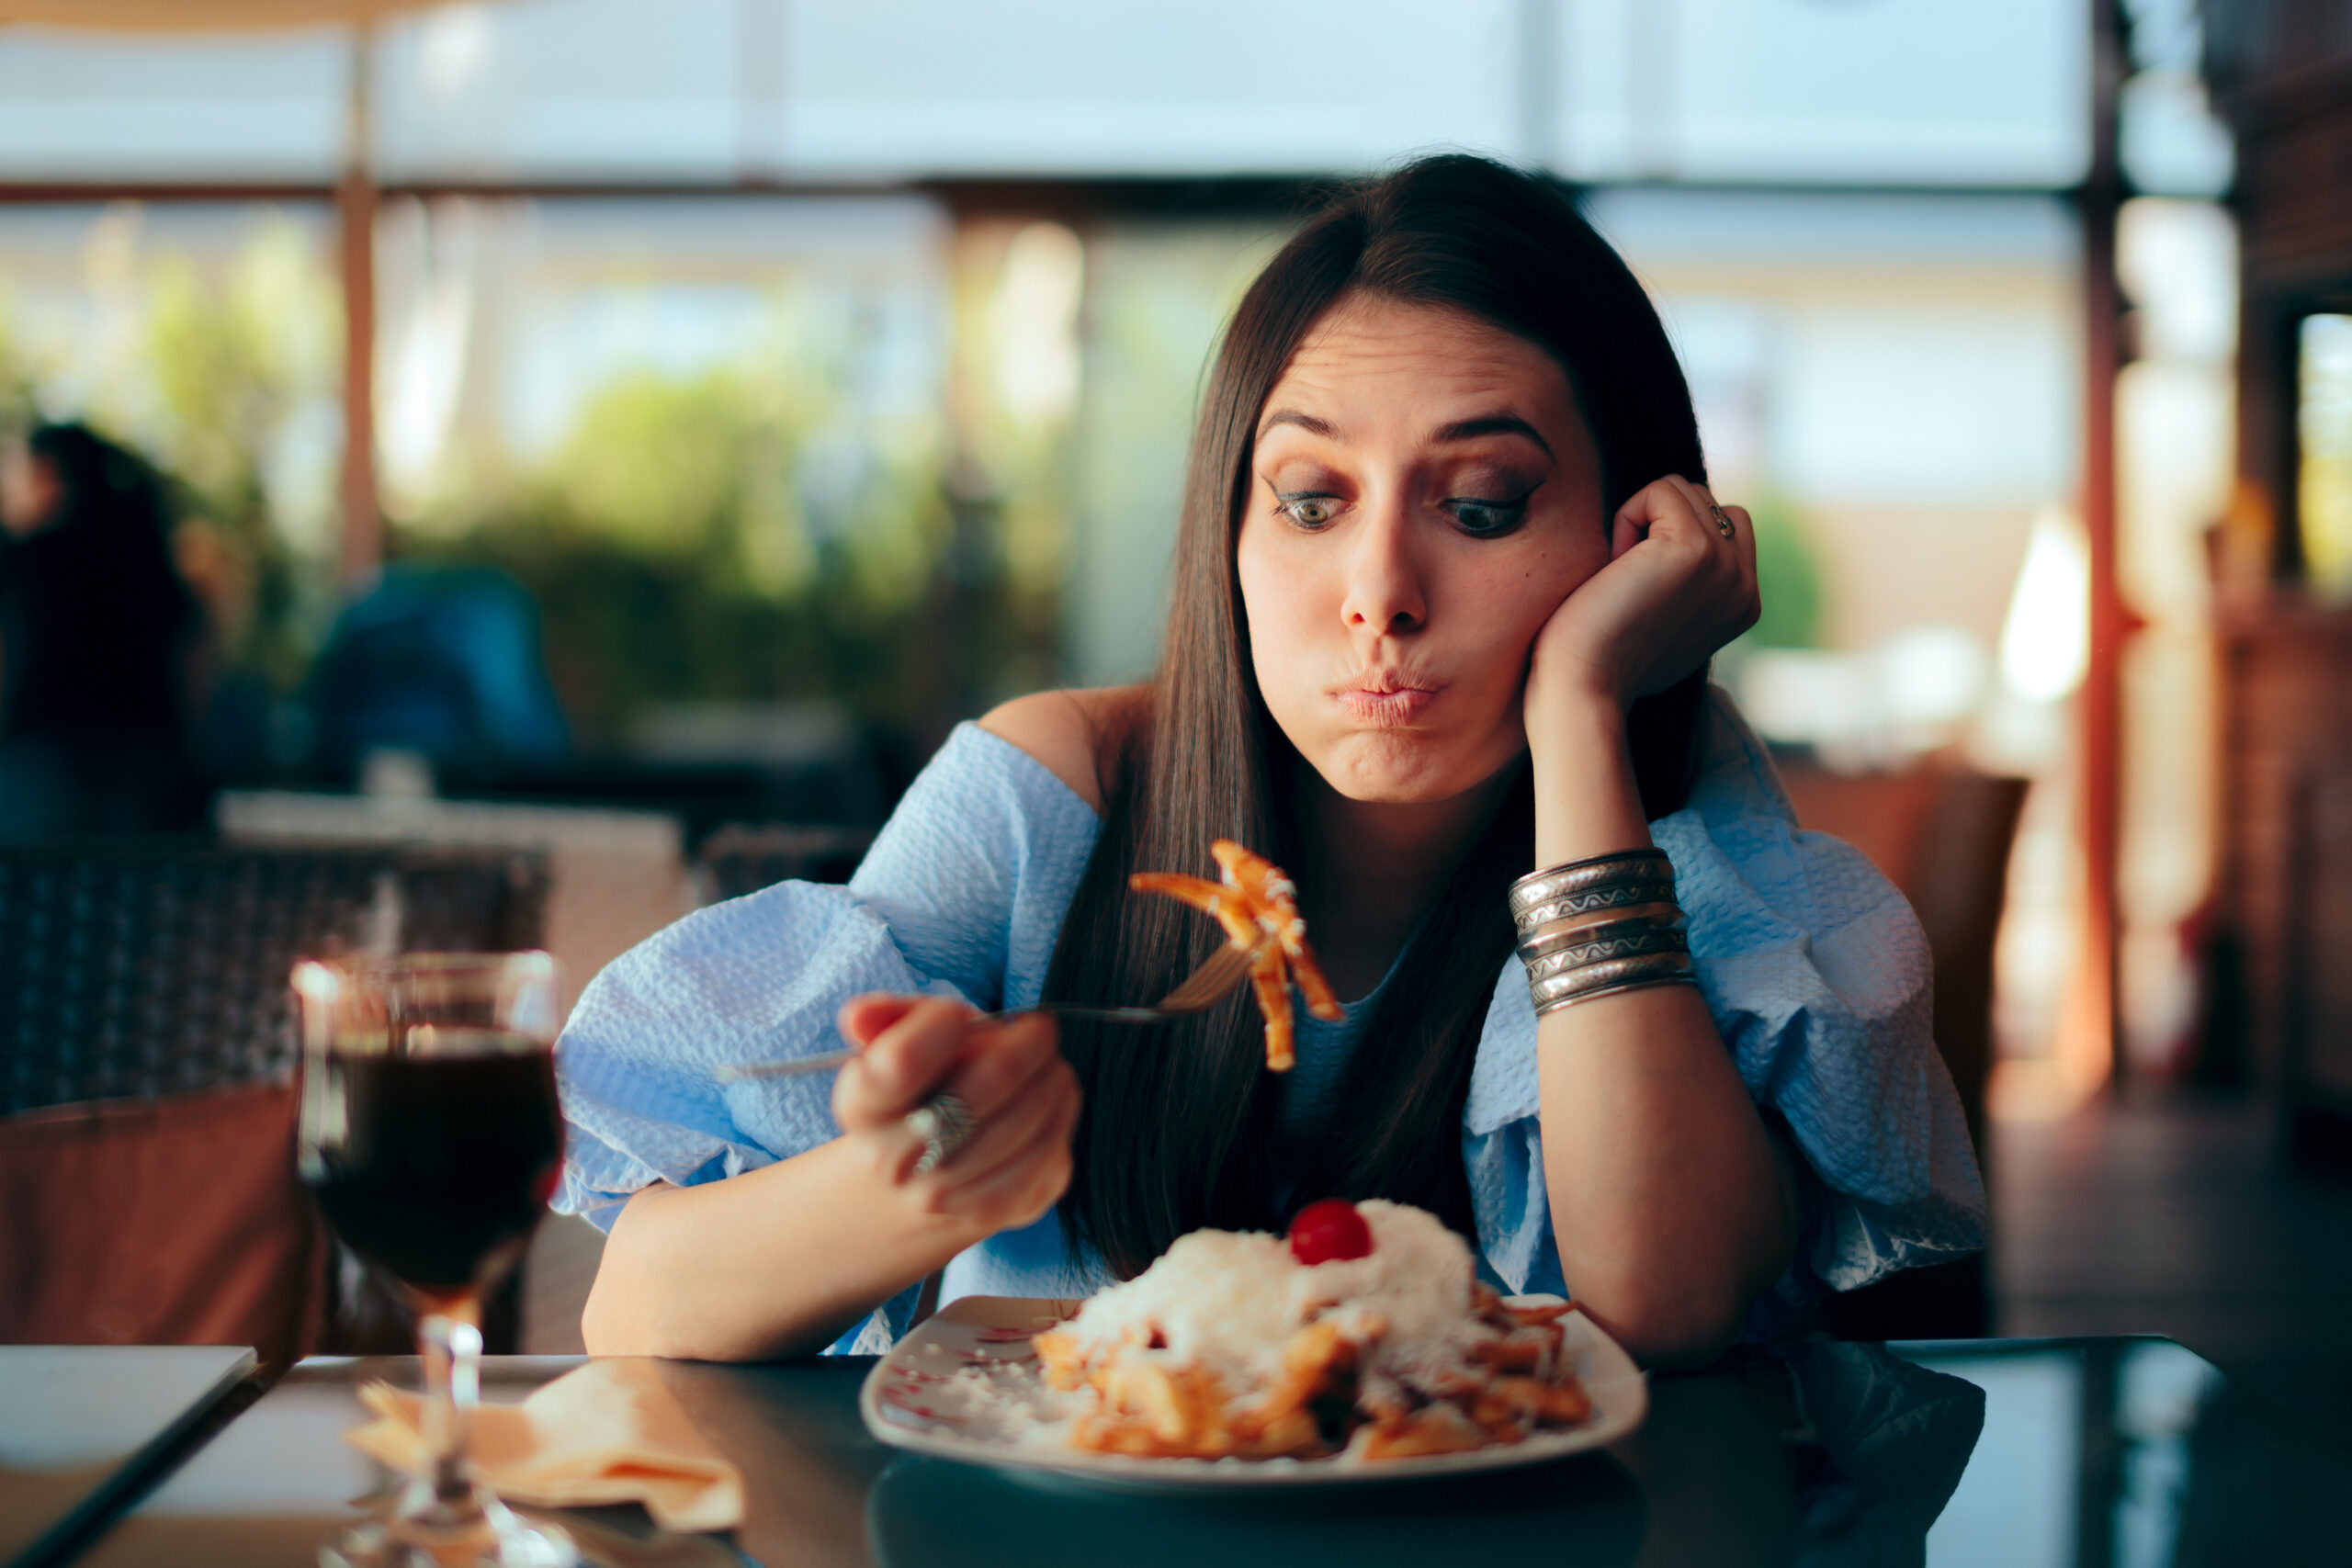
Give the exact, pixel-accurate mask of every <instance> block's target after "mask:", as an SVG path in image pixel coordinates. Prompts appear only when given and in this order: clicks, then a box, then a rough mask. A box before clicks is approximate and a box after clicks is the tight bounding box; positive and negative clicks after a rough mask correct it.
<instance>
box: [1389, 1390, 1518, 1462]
mask: <svg viewBox="0 0 2352 1568" xmlns="http://www.w3.org/2000/svg"><path fill="white" fill-rule="evenodd" d="M1486 1446H1487V1432H1486V1428H1485V1427H1480V1426H1479V1425H1478V1424H1477V1423H1476V1422H1475V1421H1473V1420H1471V1419H1470V1417H1469V1416H1464V1414H1463V1413H1462V1412H1461V1411H1459V1410H1457V1409H1455V1408H1454V1407H1453V1405H1451V1404H1443V1403H1440V1404H1431V1405H1428V1406H1425V1407H1424V1408H1422V1409H1420V1410H1417V1411H1415V1412H1414V1413H1413V1414H1412V1415H1410V1416H1406V1417H1405V1419H1404V1420H1402V1421H1398V1422H1383V1423H1381V1424H1380V1425H1379V1426H1376V1427H1374V1428H1373V1432H1372V1436H1371V1438H1369V1439H1367V1440H1366V1441H1365V1443H1364V1446H1363V1457H1364V1458H1366V1459H1368V1460H1383V1459H1419V1458H1420V1457H1421V1456H1423V1455H1425V1454H1458V1453H1466V1452H1468V1451H1469V1450H1472V1449H1480V1448H1484V1447H1486Z"/></svg>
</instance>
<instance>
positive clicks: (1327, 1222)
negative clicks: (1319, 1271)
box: [1290, 1198, 1372, 1269]
mask: <svg viewBox="0 0 2352 1568" xmlns="http://www.w3.org/2000/svg"><path fill="white" fill-rule="evenodd" d="M1290 1255H1291V1256H1292V1257H1293V1258H1297V1259H1298V1260H1299V1261H1300V1262H1301V1263H1304V1264H1306V1266H1307V1267H1309V1268H1310V1269H1311V1268H1313V1267H1314V1266H1315V1265H1316V1264H1317V1263H1337V1262H1340V1260H1342V1259H1344V1258H1369V1257H1371V1256H1372V1227H1371V1226H1370V1225H1368V1224H1364V1223H1363V1215H1362V1214H1359V1213H1356V1206H1355V1205H1354V1204H1353V1203H1351V1202H1349V1201H1347V1200H1346V1199H1344V1198H1325V1199H1323V1200H1321V1201H1319V1202H1314V1203H1309V1204H1308V1205H1307V1206H1306V1208H1304V1209H1301V1210H1300V1211H1299V1212H1298V1213H1296V1214H1295V1215H1294V1216H1292V1219H1291V1222H1290Z"/></svg>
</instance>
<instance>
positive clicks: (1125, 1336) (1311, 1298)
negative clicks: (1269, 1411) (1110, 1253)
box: [1063, 1198, 1495, 1402]
mask: <svg viewBox="0 0 2352 1568" xmlns="http://www.w3.org/2000/svg"><path fill="white" fill-rule="evenodd" d="M1356 1210H1357V1212H1358V1213H1361V1214H1362V1215H1363V1219H1364V1223H1365V1224H1366V1226H1368V1227H1369V1228H1370V1230H1371V1232H1372V1251H1371V1252H1370V1253H1369V1254H1368V1255H1366V1256H1364V1257H1363V1258H1335V1259H1333V1260H1332V1261H1330V1262H1328V1263H1317V1264H1312V1265H1308V1264H1302V1263H1300V1262H1299V1261H1298V1260H1297V1259H1296V1258H1293V1257H1292V1256H1291V1251H1290V1247H1289V1244H1288V1243H1286V1242H1285V1241H1284V1240H1283V1238H1282V1237H1280V1236H1277V1235H1266V1234H1264V1233H1262V1232H1258V1231H1212V1230H1204V1231H1194V1232H1193V1233H1192V1234H1191V1235H1185V1236H1182V1237H1180V1238H1179V1239H1178V1240H1177V1242H1176V1244H1175V1245H1174V1246H1172V1247H1170V1248H1169V1249H1168V1251H1167V1252H1166V1253H1165V1254H1164V1255H1163V1256H1162V1257H1161V1258H1159V1260H1158V1261H1157V1262H1155V1263H1154V1264H1152V1266H1151V1267H1150V1268H1148V1269H1145V1270H1144V1271H1143V1272H1142V1273H1141V1274H1138V1275H1136V1277H1135V1278H1134V1279H1132V1280H1127V1281H1125V1283H1123V1284H1118V1285H1114V1286H1112V1287H1110V1288H1109V1289H1108V1290H1105V1291H1103V1292H1101V1293H1099V1294H1097V1295H1096V1296H1094V1297H1093V1298H1092V1299H1091V1300H1090V1301H1089V1302H1088V1303H1086V1305H1085V1306H1084V1307H1083V1308H1082V1309H1080V1312H1079V1314H1078V1315H1077V1316H1076V1317H1075V1318H1073V1319H1071V1320H1070V1321H1069V1323H1067V1324H1065V1325H1063V1332H1065V1333H1067V1334H1069V1335H1070V1336H1071V1337H1074V1338H1076V1339H1077V1340H1079V1342H1080V1344H1081V1346H1083V1347H1084V1348H1085V1350H1086V1352H1087V1353H1088V1355H1089V1356H1090V1358H1091V1357H1092V1356H1095V1355H1100V1354H1103V1353H1106V1352H1108V1351H1110V1350H1111V1349H1113V1348H1115V1347H1119V1346H1123V1345H1124V1346H1128V1347H1132V1348H1129V1349H1128V1350H1127V1351H1126V1352H1125V1353H1126V1354H1128V1355H1135V1354H1138V1353H1141V1354H1147V1355H1151V1356H1154V1357H1162V1356H1164V1357H1165V1358H1166V1359H1168V1360H1169V1361H1170V1362H1171V1363H1173V1364H1182V1365H1191V1366H1198V1367H1201V1368H1203V1369H1204V1370H1206V1371H1213V1372H1215V1373H1216V1375H1217V1377H1218V1379H1219V1381H1220V1382H1223V1383H1224V1385H1225V1387H1226V1388H1227V1391H1228V1394H1229V1396H1230V1397H1233V1398H1235V1399H1237V1400H1242V1401H1245V1402H1246V1401H1247V1399H1248V1398H1249V1397H1250V1395H1251V1394H1252V1393H1256V1392H1258V1391H1261V1390H1262V1389H1264V1388H1265V1387H1266V1386H1267V1385H1268V1384H1269V1383H1270V1382H1272V1381H1273V1379H1274V1378H1275V1377H1276V1376H1277V1375H1278V1374H1279V1372H1280V1371H1281V1368H1282V1360H1283V1349H1284V1348H1286V1347H1287V1346H1288V1345H1289V1343H1290V1341H1291V1339H1292V1337H1293V1336H1295V1334H1296V1333H1297V1332H1298V1330H1299V1329H1300V1328H1302V1327H1304V1326H1305V1325H1307V1324H1309V1323H1312V1322H1316V1321H1317V1320H1324V1319H1328V1320H1331V1321H1333V1322H1334V1323H1336V1325H1338V1326H1339V1328H1340V1332H1341V1333H1342V1334H1344V1335H1345V1336H1346V1337H1349V1338H1350V1339H1352V1340H1355V1341H1357V1342H1358V1343H1359V1344H1360V1345H1363V1346H1365V1347H1367V1349H1368V1354H1367V1355H1366V1357H1365V1359H1364V1362H1363V1368H1362V1375H1363V1377H1364V1379H1365V1381H1366V1383H1367V1385H1368V1386H1371V1387H1376V1386H1377V1385H1378V1384H1379V1383H1381V1382H1389V1381H1393V1382H1397V1383H1402V1384H1404V1385H1406V1386H1408V1387H1411V1388H1415V1389H1418V1390H1419V1391H1421V1392H1422V1393H1439V1392H1441V1391H1442V1390H1444V1389H1446V1388H1448V1387H1450V1386H1458V1385H1459V1383H1460V1382H1461V1380H1462V1379H1463V1378H1464V1377H1466V1376H1472V1375H1476V1374H1475V1372H1474V1367H1473V1364H1472V1363H1471V1362H1470V1360H1469V1359H1468V1357H1467V1351H1468V1350H1469V1348H1470V1347H1472V1346H1474V1345H1476V1344H1477V1343H1479V1342H1481V1341H1485V1340H1491V1339H1492V1338H1494V1337H1495V1331H1494V1330H1493V1329H1492V1328H1490V1327H1487V1326H1486V1325H1482V1324H1480V1323H1479V1322H1478V1321H1477V1319H1476V1317H1475V1316H1474V1315H1473V1310H1472V1298H1471V1283H1472V1281H1473V1280H1474V1279H1475V1277H1476V1265H1475V1264H1474V1262H1473V1260H1472V1258H1471V1255H1470V1248H1469V1246H1468V1244H1467V1243H1465V1242H1464V1240H1463V1239H1462V1237H1460V1236H1459V1235H1455V1234H1454V1233H1453V1231H1451V1230H1448V1229H1447V1228H1446V1227H1445V1225H1444V1224H1442V1223H1441V1222H1440V1221H1439V1220H1438V1218H1437V1216H1436V1215H1434V1214H1431V1213H1428V1212H1427V1211H1425V1210H1421V1209H1415V1208H1410V1207H1408V1206H1407V1205H1405V1204H1402V1203H1391V1202H1387V1201H1384V1200H1381V1199H1377V1198H1368V1199H1365V1200H1364V1201H1362V1202H1360V1203H1358V1204H1357V1205H1356Z"/></svg>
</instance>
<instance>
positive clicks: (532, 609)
mask: <svg viewBox="0 0 2352 1568" xmlns="http://www.w3.org/2000/svg"><path fill="white" fill-rule="evenodd" d="M304 702H305V705H306V706H307V707H308V708H309V710H310V713H311V725H312V735H311V759H312V761H313V762H314V764H316V765H317V766H318V767H320V768H321V769H322V770H326V771H329V772H333V773H349V772H351V771H352V770H353V769H355V768H356V766H357V765H358V763H359V761H360V760H361V759H362V758H363V757H365V756H366V754H367V753H368V752H369V751H371V750H403V751H413V752H418V753H421V754H422V755H424V757H426V758H429V759H430V760H431V761H432V762H433V763H434V765H435V767H436V768H438V769H441V770H444V771H456V772H459V773H477V774H490V773H497V772H499V771H500V770H502V769H503V768H507V767H510V766H514V765H517V764H525V765H528V764H539V765H544V764H547V763H550V762H553V761H560V760H561V759H562V758H563V757H564V756H565V755H566V754H567V753H568V752H569V750H570V749H571V747H570V740H569V738H568V735H567V731H566V728H565V725H564V719H563V710H562V709H561V708H560V706H559V705H557V703H556V699H555V692H554V689H553V688H552V687H550V686H549V685H548V678H547V671H546V668H545V665H544V663H543V661H542V660H541V656H540V651H539V614H538V606H537V604H533V603H532V600H531V596H530V593H529V592H527V591H526V589H525V588H524V587H523V585H522V584H521V583H519V582H516V581H515V580H514V579H513V578H511V577H508V576H506V575H505V574H504V573H503V572H499V571H492V570H488V569H486V568H481V567H424V566H395V567H388V568H386V569H385V570H384V573H383V575H382V576H381V577H380V578H379V579H378V581H377V582H376V585H375V587H373V588H372V589H370V590H369V591H368V592H367V593H366V594H364V595H363V596H362V597H360V598H358V599H356V600H355V601H354V602H353V603H352V604H349V605H347V606H345V609H344V612H343V614H342V615H340V616H339V617H337V619H336V621H335V624H334V631H333V632H332V633H330V634H329V636H328V637H327V644H326V647H325V648H324V649H322V650H321V651H320V654H319V657H318V660H317V662H316V663H315V664H314V665H313V666H312V667H311V678H310V681H309V683H308V685H307V687H306V689H305V692H304Z"/></svg>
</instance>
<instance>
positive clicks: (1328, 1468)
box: [857, 1296, 1650, 1491]
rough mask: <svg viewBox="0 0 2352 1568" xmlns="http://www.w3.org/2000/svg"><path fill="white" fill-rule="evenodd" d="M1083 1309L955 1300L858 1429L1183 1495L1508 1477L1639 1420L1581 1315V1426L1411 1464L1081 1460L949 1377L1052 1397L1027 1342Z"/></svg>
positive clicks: (862, 1402) (982, 1458)
mask: <svg viewBox="0 0 2352 1568" xmlns="http://www.w3.org/2000/svg"><path fill="white" fill-rule="evenodd" d="M1555 1299H1556V1298H1555ZM1083 1304H1084V1303H1081V1302H1063V1301H1046V1300H1040V1299H1033V1298H1023V1297H1016V1296H966V1297H964V1298H963V1299H962V1300H960V1301H955V1302H950V1303H948V1304H947V1305H946V1306H945V1307H944V1308H943V1309H942V1310H941V1311H940V1312H939V1314H937V1315H936V1316H934V1317H933V1318H931V1319H930V1320H928V1321H927V1322H925V1323H923V1324H922V1325H921V1326H920V1327H918V1328H916V1329H915V1331H914V1332H913V1333H911V1334H910V1335H908V1336H907V1337H905V1338H904V1339H901V1340H900V1341H899V1343H898V1345H897V1346H896V1347H895V1348H893V1349H892V1350H891V1351H890V1353H889V1354H888V1356H885V1357H884V1358H883V1359H882V1360H881V1362H880V1363H879V1364H878V1365H876V1367H875V1369H874V1371H872V1372H870V1373H868V1374H867V1375H866V1379H865V1389H864V1390H863V1391H862V1392H861V1393H859V1395H858V1401H857V1407H858V1413H859V1414H860V1415H862V1416H865V1426H866V1429H867V1430H868V1431H871V1432H872V1433H873V1434H874V1435H875V1436H876V1437H877V1438H881V1439H882V1441H884V1442H886V1443H888V1444H890V1445H892V1446H893V1447H895V1448H901V1449H907V1450H910V1451H912V1452H915V1453H919V1454H931V1455H933V1456H935V1457H937V1458H940V1459H952V1460H961V1461H965V1462H966V1463H968V1464H985V1465H994V1466H998V1467H1000V1468H1002V1469H1007V1470H1015V1471H1031V1472H1046V1473H1047V1474H1050V1475H1054V1476H1059V1477H1067V1478H1069V1479H1072V1480H1085V1481H1095V1482H1102V1483H1109V1484H1111V1485H1114V1486H1120V1487H1125V1488H1141V1489H1148V1490H1151V1491H1161V1490H1168V1491H1190V1490H1193V1489H1194V1488H1198V1487H1212V1488H1227V1487H1263V1486H1324V1485H1334V1484H1342V1485H1343V1484H1348V1483H1357V1482H1364V1481H1395V1480H1402V1479H1405V1478H1407V1477H1410V1476H1422V1475H1473V1474H1477V1473H1480V1472H1486V1471H1492V1470H1510V1469H1512V1468H1514V1467H1516V1466H1519V1465H1525V1464H1541V1463H1543V1462H1544V1461H1547V1460H1555V1459H1559V1458H1562V1457H1563V1456H1565V1455H1567V1454H1573V1453H1581V1452H1582V1451H1584V1450H1587V1449H1597V1448H1600V1446H1602V1445H1603V1444H1606V1443H1613V1442H1615V1441H1616V1440H1617V1439H1618V1438H1622V1437H1623V1436H1624V1435H1625V1434H1626V1433H1628V1432H1630V1431H1632V1430H1633V1429H1634V1427H1638V1426H1640V1425H1641V1424H1642V1418H1643V1417H1644V1416H1646V1415H1648V1414H1649V1407H1650V1395H1649V1384H1648V1383H1647V1382H1645V1380H1644V1378H1643V1376H1642V1372H1641V1370H1640V1369H1639V1368H1637V1367H1636V1366H1634V1360H1633V1358H1632V1357H1630V1356H1628V1355H1626V1354H1625V1352H1624V1350H1623V1348H1620V1347H1619V1345H1618V1344H1617V1342H1616V1341H1615V1340H1613V1339H1611V1338H1610V1337H1609V1336H1607V1335H1606V1334H1603V1333H1602V1332H1601V1331H1600V1329H1599V1328H1598V1327H1596V1326H1595V1325H1593V1323H1592V1320H1591V1319H1589V1318H1588V1317H1586V1316H1585V1315H1584V1314H1582V1313H1580V1312H1574V1313H1570V1314H1568V1315H1567V1316H1566V1318H1565V1319H1563V1320H1562V1321H1563V1323H1564V1324H1565V1325H1566V1327H1567V1333H1568V1339H1567V1343H1568V1345H1569V1347H1570V1348H1572V1349H1574V1350H1575V1351H1576V1352H1577V1355H1578V1358H1579V1360H1578V1366H1577V1371H1578V1375H1579V1376H1580V1377H1581V1378H1582V1380H1583V1382H1584V1386H1585V1389H1586V1391H1587V1392H1588V1393H1590V1394H1591V1395H1592V1407H1593V1408H1592V1419H1590V1420H1589V1421H1587V1422H1586V1423H1585V1424H1584V1425H1583V1426H1581V1427H1570V1428H1567V1429H1566V1430H1562V1431H1555V1432H1553V1431H1547V1432H1538V1433H1536V1434H1534V1435H1533V1436H1532V1437H1530V1438H1527V1439H1526V1440H1525V1441H1523V1442H1518V1443H1498V1444H1496V1445H1494V1446H1493V1447H1490V1448H1483V1449H1474V1450H1471V1451H1469V1452H1468V1453H1456V1454H1430V1455H1427V1456H1424V1457H1421V1458H1419V1459H1393V1460H1379V1461H1373V1462H1371V1463H1364V1462H1361V1461H1344V1460H1340V1459H1337V1458H1333V1459H1316V1460H1295V1459H1272V1460H1241V1459H1223V1460H1201V1459H1137V1458H1135V1457H1133V1456H1131V1455H1127V1454H1102V1453H1092V1452H1089V1451H1087V1450H1082V1449H1074V1448H1070V1447H1068V1446H1067V1445H1065V1444H1063V1443H1060V1442H1057V1441H1055V1440H1054V1439H1053V1437H1052V1435H1051V1434H1043V1433H1040V1432H1039V1431H1038V1430H1037V1426H1038V1422H1037V1421H1035V1420H1033V1419H1025V1418H1023V1417H1021V1416H1006V1415H1004V1414H1003V1402H1002V1400H1001V1398H1000V1397H988V1396H983V1395H981V1394H979V1393H976V1392H975V1391H974V1390H973V1389H972V1388H971V1387H970V1383H971V1380H970V1379H968V1378H958V1377H957V1376H956V1374H957V1373H959V1372H962V1371H965V1370H966V1369H967V1368H975V1367H978V1368H985V1369H987V1371H988V1376H989V1380H990V1382H992V1383H993V1385H994V1389H995V1390H996V1391H998V1392H999V1393H1000V1394H1012V1396H1013V1397H1014V1398H1016V1399H1018V1398H1021V1397H1024V1396H1026V1395H1028V1394H1030V1393H1035V1394H1036V1395H1037V1396H1038V1397H1039V1398H1040V1400H1041V1401H1051V1400H1053V1399H1055V1398H1057V1396H1056V1395H1054V1394H1053V1393H1050V1392H1048V1391H1047V1390H1046V1387H1045V1384H1044V1382H1043V1379H1042V1378H1041V1376H1040V1374H1039V1372H1038V1371H1037V1356H1036V1352H1035V1350H1033V1349H1031V1348H1030V1346H1029V1339H1030V1337H1031V1336H1032V1335H1035V1334H1039V1333H1042V1332H1043V1331H1045V1330H1046V1329H1048V1328H1051V1327H1052V1326H1053V1325H1055V1324H1057V1323H1059V1322H1061V1321H1063V1320H1064V1319H1066V1318H1069V1317H1072V1316H1075V1315H1076V1314H1077V1312H1078V1309H1079V1308H1080V1306H1082V1305H1083Z"/></svg>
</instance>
